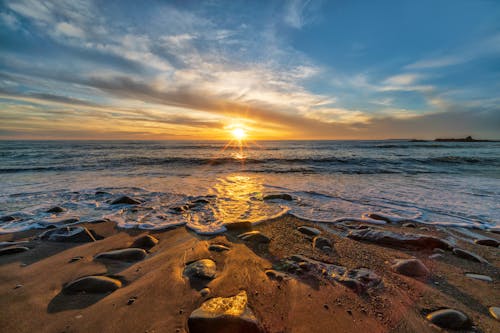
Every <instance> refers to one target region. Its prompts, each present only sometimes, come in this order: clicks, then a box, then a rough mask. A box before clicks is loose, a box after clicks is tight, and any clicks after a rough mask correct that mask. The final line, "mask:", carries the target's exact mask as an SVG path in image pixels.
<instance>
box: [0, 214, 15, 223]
mask: <svg viewBox="0 0 500 333" xmlns="http://www.w3.org/2000/svg"><path fill="white" fill-rule="evenodd" d="M12 221H17V218H16V217H14V216H12V215H5V216H2V217H0V222H12Z"/></svg>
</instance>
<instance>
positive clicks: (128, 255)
mask: <svg viewBox="0 0 500 333" xmlns="http://www.w3.org/2000/svg"><path fill="white" fill-rule="evenodd" d="M144 258H146V251H144V250H143V249H138V248H133V247H131V248H128V249H121V250H114V251H109V252H103V253H99V254H98V255H96V256H95V259H96V260H100V259H107V260H120V261H138V260H142V259H144Z"/></svg>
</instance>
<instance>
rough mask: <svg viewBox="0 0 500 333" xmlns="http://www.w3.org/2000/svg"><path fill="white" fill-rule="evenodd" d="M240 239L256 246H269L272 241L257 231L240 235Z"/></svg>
mask: <svg viewBox="0 0 500 333" xmlns="http://www.w3.org/2000/svg"><path fill="white" fill-rule="evenodd" d="M238 238H240V239H242V240H244V241H247V242H252V243H256V244H267V243H269V242H270V241H271V240H270V239H269V238H268V237H267V236H265V235H263V234H262V233H261V232H260V231H257V230H254V231H249V232H245V233H243V234H240V235H238Z"/></svg>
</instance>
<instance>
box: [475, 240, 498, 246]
mask: <svg viewBox="0 0 500 333" xmlns="http://www.w3.org/2000/svg"><path fill="white" fill-rule="evenodd" d="M474 243H476V244H478V245H484V246H492V247H498V245H499V244H500V242H498V241H497V240H495V239H476V240H475V241H474Z"/></svg>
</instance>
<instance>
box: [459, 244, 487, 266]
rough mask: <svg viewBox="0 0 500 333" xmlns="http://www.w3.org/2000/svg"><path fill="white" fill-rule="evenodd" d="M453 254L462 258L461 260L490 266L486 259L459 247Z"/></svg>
mask: <svg viewBox="0 0 500 333" xmlns="http://www.w3.org/2000/svg"><path fill="white" fill-rule="evenodd" d="M453 254H455V255H456V256H457V257H460V258H464V259H467V260H472V261H476V262H480V263H483V264H488V261H487V260H486V259H484V258H483V257H481V256H479V255H477V254H475V253H472V252H470V251H466V250H464V249H459V248H458V247H456V248H454V249H453Z"/></svg>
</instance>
